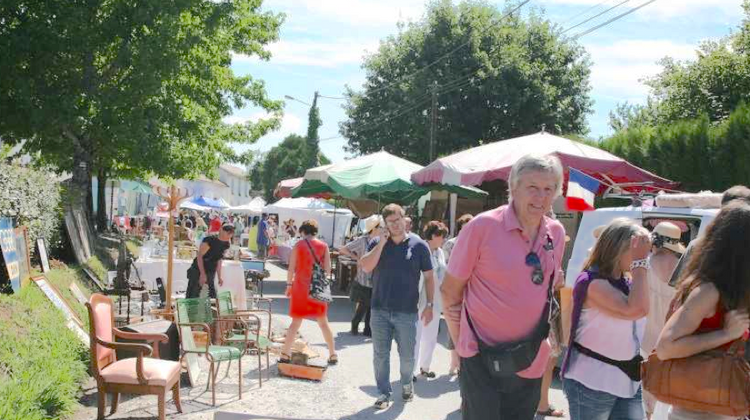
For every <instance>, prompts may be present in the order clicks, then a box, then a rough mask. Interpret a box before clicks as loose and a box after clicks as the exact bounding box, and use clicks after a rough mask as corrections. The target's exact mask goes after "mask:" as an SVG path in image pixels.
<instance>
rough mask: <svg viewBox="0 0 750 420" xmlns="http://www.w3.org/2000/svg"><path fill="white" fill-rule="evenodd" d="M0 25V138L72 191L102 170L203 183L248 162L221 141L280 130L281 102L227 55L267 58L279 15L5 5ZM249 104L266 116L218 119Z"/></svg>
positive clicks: (147, 6)
mask: <svg viewBox="0 0 750 420" xmlns="http://www.w3.org/2000/svg"><path fill="white" fill-rule="evenodd" d="M0 21H1V22H3V23H2V25H0V69H2V70H1V71H0V72H1V73H2V74H3V82H2V84H0V110H2V112H0V137H2V138H3V141H4V142H5V141H7V142H8V143H10V144H17V143H20V142H24V149H25V151H27V152H30V153H32V154H34V155H37V154H38V156H37V158H38V160H39V161H41V162H43V163H52V164H54V166H55V167H57V168H58V169H59V171H61V172H62V171H67V172H72V174H73V182H74V185H76V186H78V187H85V185H86V183H87V182H88V181H89V179H90V175H91V174H92V173H96V172H97V171H98V170H99V169H104V170H106V171H107V172H109V174H110V176H118V175H119V176H129V177H133V176H136V175H145V174H150V173H153V174H156V175H159V176H163V177H173V178H184V177H191V176H195V175H198V174H208V175H211V174H213V172H214V171H215V169H216V168H217V167H218V165H219V163H221V162H223V161H225V160H232V161H242V160H244V159H247V158H249V156H238V155H236V154H235V153H234V151H233V150H232V148H231V147H230V143H252V142H254V141H255V140H256V139H258V138H259V137H261V136H262V135H264V134H265V133H267V132H268V131H269V130H271V129H274V128H276V127H278V125H279V117H280V114H281V102H280V101H273V100H270V99H269V98H268V97H267V94H266V92H265V86H264V83H263V82H262V81H260V80H255V79H253V78H252V77H251V76H249V75H246V76H237V75H235V74H234V73H233V72H232V70H231V68H230V65H231V62H232V54H246V55H257V56H259V57H260V58H261V59H268V58H269V57H270V54H269V52H268V51H266V50H265V49H264V46H265V45H267V44H268V43H270V42H273V41H275V40H277V39H278V31H279V27H280V25H281V23H282V21H283V16H281V15H278V14H275V13H272V12H269V11H265V10H262V9H261V0H235V1H231V2H230V1H222V2H217V1H211V0H180V1H176V2H158V1H157V2H138V3H133V2H130V1H126V0H113V1H108V2H86V1H80V0H75V1H63V2H60V1H32V2H28V1H20V0H9V1H3V2H2V3H0ZM31 46H33V48H32V47H31ZM247 105H254V106H258V107H260V108H262V109H264V110H265V111H267V112H269V113H270V114H271V118H269V119H266V120H261V121H258V122H255V123H253V122H248V123H246V124H244V125H242V124H236V125H227V124H224V123H222V118H223V117H225V116H227V115H229V114H230V113H231V111H232V107H235V108H241V107H244V106H247Z"/></svg>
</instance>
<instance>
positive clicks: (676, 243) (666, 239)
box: [651, 222, 685, 254]
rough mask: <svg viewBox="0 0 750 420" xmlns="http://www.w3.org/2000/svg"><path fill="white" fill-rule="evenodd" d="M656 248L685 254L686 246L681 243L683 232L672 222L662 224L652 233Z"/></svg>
mask: <svg viewBox="0 0 750 420" xmlns="http://www.w3.org/2000/svg"><path fill="white" fill-rule="evenodd" d="M651 237H652V238H653V241H654V246H656V247H662V248H666V249H668V250H670V251H674V252H676V253H678V254H684V253H685V246H684V245H683V244H682V243H680V238H681V237H682V230H680V228H679V227H677V225H675V224H674V223H670V222H661V223H659V224H658V225H656V227H655V228H654V230H653V232H651Z"/></svg>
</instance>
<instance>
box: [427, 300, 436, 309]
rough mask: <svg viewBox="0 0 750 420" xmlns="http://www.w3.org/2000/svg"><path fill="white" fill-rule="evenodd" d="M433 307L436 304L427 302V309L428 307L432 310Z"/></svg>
mask: <svg viewBox="0 0 750 420" xmlns="http://www.w3.org/2000/svg"><path fill="white" fill-rule="evenodd" d="M433 306H435V304H434V303H432V302H427V307H428V308H430V309H432V307H433Z"/></svg>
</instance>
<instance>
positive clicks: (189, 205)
mask: <svg viewBox="0 0 750 420" xmlns="http://www.w3.org/2000/svg"><path fill="white" fill-rule="evenodd" d="M180 208H181V209H188V210H198V211H204V212H209V211H211V208H210V207H204V206H201V205H199V204H196V203H193V202H192V201H190V200H185V201H183V202H182V203H180Z"/></svg>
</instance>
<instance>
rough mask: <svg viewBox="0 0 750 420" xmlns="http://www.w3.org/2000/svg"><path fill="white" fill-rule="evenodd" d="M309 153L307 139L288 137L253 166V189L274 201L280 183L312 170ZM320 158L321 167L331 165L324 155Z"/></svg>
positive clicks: (251, 179)
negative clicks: (309, 164)
mask: <svg viewBox="0 0 750 420" xmlns="http://www.w3.org/2000/svg"><path fill="white" fill-rule="evenodd" d="M309 153H310V149H309V146H308V144H307V139H306V138H305V137H302V136H299V135H297V134H290V135H288V136H287V137H286V138H285V139H284V140H283V141H282V142H281V143H280V144H279V145H278V146H276V147H274V148H272V149H271V150H269V151H268V153H266V154H265V155H263V156H262V158H260V159H258V160H256V161H255V163H254V164H253V166H252V169H251V170H250V174H249V177H250V182H251V184H252V185H253V189H255V190H260V191H262V192H263V197H264V198H265V200H266V201H268V202H271V201H274V196H273V191H274V189H275V188H276V185H277V184H278V183H279V181H282V180H284V179H290V178H298V177H301V176H304V175H305V170H307V169H308V168H310V166H308V162H309V161H310V156H309ZM318 156H319V162H320V164H321V165H327V164H329V163H330V161H329V160H328V159H327V158H326V157H325V156H324V155H323V154H321V153H319V154H318Z"/></svg>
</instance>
